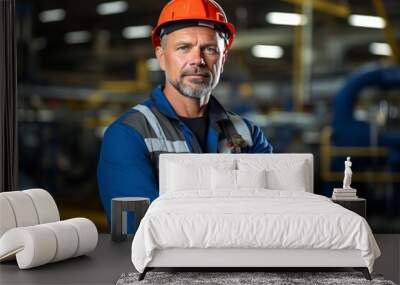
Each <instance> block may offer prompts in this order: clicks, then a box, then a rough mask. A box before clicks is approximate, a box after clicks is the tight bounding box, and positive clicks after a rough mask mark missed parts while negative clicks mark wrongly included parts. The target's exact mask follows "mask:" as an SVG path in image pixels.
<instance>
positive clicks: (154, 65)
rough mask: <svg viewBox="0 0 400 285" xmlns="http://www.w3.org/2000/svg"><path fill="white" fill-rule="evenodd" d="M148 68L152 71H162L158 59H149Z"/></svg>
mask: <svg viewBox="0 0 400 285" xmlns="http://www.w3.org/2000/svg"><path fill="white" fill-rule="evenodd" d="M146 64H147V68H148V69H149V70H150V71H160V70H161V69H160V64H159V63H158V60H157V58H149V59H148V60H147V62H146Z"/></svg>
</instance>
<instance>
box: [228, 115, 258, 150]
mask: <svg viewBox="0 0 400 285" xmlns="http://www.w3.org/2000/svg"><path fill="white" fill-rule="evenodd" d="M229 118H230V120H231V122H232V124H233V126H234V127H235V129H236V131H237V132H238V134H239V135H241V136H242V138H243V139H244V140H245V141H246V143H247V145H248V146H252V145H253V138H252V136H251V133H250V130H249V127H248V126H247V124H246V122H245V121H244V120H243V119H242V118H241V117H240V116H238V115H233V114H230V115H229Z"/></svg>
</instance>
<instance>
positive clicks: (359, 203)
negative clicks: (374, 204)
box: [331, 198, 367, 219]
mask: <svg viewBox="0 0 400 285" xmlns="http://www.w3.org/2000/svg"><path fill="white" fill-rule="evenodd" d="M331 200H332V202H334V203H336V204H339V205H341V206H342V207H345V208H346V209H349V210H350V211H353V212H354V213H357V214H359V215H360V216H361V217H363V218H364V219H366V218H367V200H366V199H364V198H357V199H352V200H338V199H332V198H331Z"/></svg>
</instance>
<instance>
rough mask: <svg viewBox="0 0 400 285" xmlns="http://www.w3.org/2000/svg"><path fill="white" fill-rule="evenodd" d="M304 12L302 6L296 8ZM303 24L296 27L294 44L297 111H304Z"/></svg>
mask: <svg viewBox="0 0 400 285" xmlns="http://www.w3.org/2000/svg"><path fill="white" fill-rule="evenodd" d="M296 10H297V11H298V12H300V13H302V11H301V9H300V8H297V9H296ZM303 32H304V28H303V26H302V25H300V26H296V27H295V28H294V45H293V105H294V110H295V111H296V112H301V111H303V100H302V98H303V89H304V88H303V85H304V84H303V80H302V79H303V67H302V64H301V49H302V46H303Z"/></svg>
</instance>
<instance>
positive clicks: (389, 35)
mask: <svg viewBox="0 0 400 285" xmlns="http://www.w3.org/2000/svg"><path fill="white" fill-rule="evenodd" d="M372 3H373V4H374V6H375V9H376V12H377V14H378V16H380V17H381V18H383V19H384V20H385V27H384V29H383V34H384V36H385V39H386V41H387V42H388V44H389V46H390V48H391V49H392V55H391V56H392V58H393V60H394V62H395V63H397V64H400V49H399V46H398V45H397V42H396V36H395V35H394V31H393V28H392V25H391V24H390V22H389V18H388V17H387V14H386V10H385V6H384V5H383V3H382V1H381V0H372Z"/></svg>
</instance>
